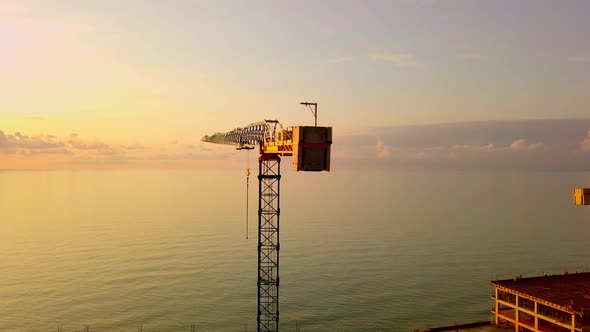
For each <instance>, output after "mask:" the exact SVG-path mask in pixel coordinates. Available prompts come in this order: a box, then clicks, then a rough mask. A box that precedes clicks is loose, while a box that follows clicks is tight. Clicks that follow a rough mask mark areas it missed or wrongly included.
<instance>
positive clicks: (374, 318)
mask: <svg viewBox="0 0 590 332" xmlns="http://www.w3.org/2000/svg"><path fill="white" fill-rule="evenodd" d="M251 180H252V181H254V183H255V185H254V186H253V188H251V200H250V201H251V202H256V199H255V196H254V195H255V193H256V181H255V178H253V179H251ZM577 185H578V186H579V185H590V174H583V173H395V172H333V173H323V174H309V173H306V174H303V173H291V172H286V173H285V174H284V177H283V181H282V197H281V199H282V200H281V202H282V206H281V208H282V215H281V249H282V251H281V329H282V330H283V331H294V330H295V326H296V324H297V325H298V326H299V327H300V329H301V331H409V330H411V329H412V328H415V327H428V326H437V325H444V324H452V323H454V322H470V321H474V320H480V319H486V318H488V317H489V309H490V307H491V301H490V299H489V295H490V292H491V289H490V287H489V285H488V283H489V281H490V279H493V278H496V277H512V276H514V275H517V274H523V275H525V276H526V275H534V274H542V273H544V272H547V273H561V272H564V271H570V272H574V271H576V270H577V271H581V270H590V251H589V250H588V245H589V244H590V208H582V207H574V206H573V205H572V202H571V201H572V200H571V190H572V188H573V187H574V186H577ZM250 211H251V214H250V217H251V226H254V224H255V219H256V212H255V211H256V206H254V204H253V205H252V206H251V209H250ZM244 231H245V178H244V175H243V172H241V171H209V172H202V171H149V172H148V171H145V172H90V171H88V172H0V252H1V254H0V331H56V330H57V326H58V325H63V331H66V332H68V331H81V330H82V329H83V327H84V325H89V326H90V330H91V331H137V326H138V325H139V324H140V323H141V324H143V330H144V331H190V325H191V324H194V325H195V327H196V330H197V331H245V330H248V331H255V328H256V231H255V228H254V227H251V229H250V235H251V237H250V239H249V240H246V239H245V237H244Z"/></svg>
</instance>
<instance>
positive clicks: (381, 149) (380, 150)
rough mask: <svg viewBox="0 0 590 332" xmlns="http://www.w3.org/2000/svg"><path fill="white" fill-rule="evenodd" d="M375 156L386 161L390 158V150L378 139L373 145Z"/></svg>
mask: <svg viewBox="0 0 590 332" xmlns="http://www.w3.org/2000/svg"><path fill="white" fill-rule="evenodd" d="M375 155H376V156H377V158H379V159H388V158H390V157H391V148H389V147H388V146H387V145H385V144H383V141H382V140H381V139H378V140H377V144H376V145H375Z"/></svg>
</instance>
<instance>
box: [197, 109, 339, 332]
mask: <svg viewBox="0 0 590 332" xmlns="http://www.w3.org/2000/svg"><path fill="white" fill-rule="evenodd" d="M202 141H204V142H209V143H217V144H227V145H236V146H237V149H252V148H254V147H255V146H256V145H258V146H259V149H260V156H259V158H258V282H257V284H258V314H257V326H258V327H257V331H259V332H260V331H264V332H266V331H269V332H270V331H272V332H275V331H278V330H279V284H280V278H279V251H280V247H281V246H280V242H279V216H280V214H281V209H280V205H279V203H280V181H281V167H280V166H281V156H292V157H293V169H294V170H297V171H329V170H330V146H331V144H332V128H331V127H317V126H316V127H306V126H299V127H289V128H287V129H284V128H283V126H282V125H281V124H280V123H279V122H278V121H277V120H264V121H261V122H256V123H252V124H250V125H248V126H246V127H244V128H236V129H233V130H231V131H229V132H226V133H216V134H213V135H211V136H205V137H203V139H202Z"/></svg>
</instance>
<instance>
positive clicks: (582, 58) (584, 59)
mask: <svg viewBox="0 0 590 332" xmlns="http://www.w3.org/2000/svg"><path fill="white" fill-rule="evenodd" d="M567 60H568V61H569V62H579V63H590V55H578V56H572V57H569V58H568V59H567Z"/></svg>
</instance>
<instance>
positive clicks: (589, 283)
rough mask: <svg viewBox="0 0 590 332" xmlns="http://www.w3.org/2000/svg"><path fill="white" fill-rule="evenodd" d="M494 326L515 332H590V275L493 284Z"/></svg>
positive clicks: (537, 278) (546, 277) (565, 274)
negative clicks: (512, 329)
mask: <svg viewBox="0 0 590 332" xmlns="http://www.w3.org/2000/svg"><path fill="white" fill-rule="evenodd" d="M491 284H492V286H493V287H494V292H493V293H492V299H493V300H494V307H493V308H492V313H493V314H494V321H493V323H494V324H495V325H496V326H506V327H510V328H514V331H535V332H537V331H542V332H561V331H571V332H574V331H590V272H586V273H564V274H561V275H550V276H541V277H532V278H522V277H515V278H513V279H507V280H495V281H492V282H491Z"/></svg>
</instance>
